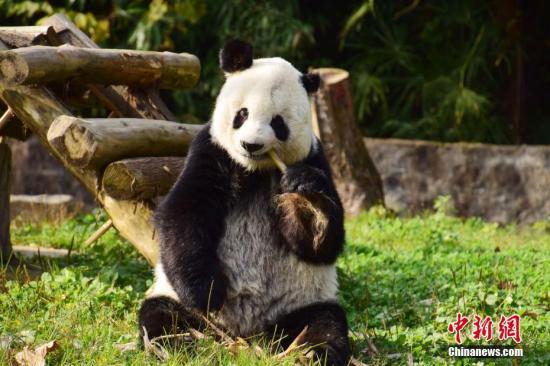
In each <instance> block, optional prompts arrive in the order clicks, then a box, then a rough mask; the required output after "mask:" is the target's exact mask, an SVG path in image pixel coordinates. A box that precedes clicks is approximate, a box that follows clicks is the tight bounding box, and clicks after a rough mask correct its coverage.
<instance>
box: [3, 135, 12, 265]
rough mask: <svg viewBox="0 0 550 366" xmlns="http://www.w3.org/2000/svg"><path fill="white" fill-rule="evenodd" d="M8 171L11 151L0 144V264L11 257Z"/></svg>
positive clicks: (5, 145) (6, 145)
mask: <svg viewBox="0 0 550 366" xmlns="http://www.w3.org/2000/svg"><path fill="white" fill-rule="evenodd" d="M10 170H11V151H10V148H9V146H8V144H6V143H5V142H0V249H1V252H0V263H2V264H4V263H7V262H8V260H9V259H10V258H11V255H12V248H11V242H10Z"/></svg>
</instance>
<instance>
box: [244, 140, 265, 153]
mask: <svg viewBox="0 0 550 366" xmlns="http://www.w3.org/2000/svg"><path fill="white" fill-rule="evenodd" d="M241 146H242V147H243V149H245V150H246V151H247V152H248V153H249V154H253V153H255V152H257V151H260V150H261V149H262V148H263V147H264V145H263V144H249V143H248V142H244V141H243V142H241Z"/></svg>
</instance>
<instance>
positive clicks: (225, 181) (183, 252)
mask: <svg viewBox="0 0 550 366" xmlns="http://www.w3.org/2000/svg"><path fill="white" fill-rule="evenodd" d="M209 130H210V125H209V124H208V125H207V126H206V127H205V128H204V129H203V130H202V131H201V132H200V133H199V134H198V136H197V137H196V138H195V140H193V143H192V145H191V149H190V151H189V155H188V157H187V160H186V162H185V168H184V170H183V172H182V173H181V175H180V176H179V178H178V180H177V182H176V184H175V185H174V187H173V188H172V190H171V191H170V193H169V194H168V195H167V197H166V198H165V199H164V201H163V202H162V204H161V205H160V207H159V208H158V209H157V211H156V213H155V217H154V221H155V226H156V228H157V230H158V232H159V234H160V243H161V244H160V251H161V258H162V264H163V266H164V271H165V273H166V275H167V277H168V279H169V281H170V283H171V284H172V286H173V287H174V290H175V291H176V293H177V294H178V297H179V298H180V299H182V301H184V302H185V303H186V304H185V305H187V306H191V307H193V308H196V309H198V310H200V311H206V310H207V308H209V309H211V310H217V309H219V308H220V307H221V306H222V304H223V301H224V298H225V285H226V279H225V277H224V275H223V274H222V271H221V268H220V264H219V261H218V258H217V254H216V249H217V245H218V242H219V240H220V238H221V236H222V234H223V232H224V228H225V226H224V219H225V215H226V213H227V203H228V201H229V198H230V197H229V194H230V189H231V182H230V179H229V178H230V177H229V174H228V173H229V172H228V167H229V166H230V160H229V156H228V155H227V153H226V152H225V151H223V150H221V149H220V148H218V147H216V146H215V145H214V144H212V143H211V141H210V132H209Z"/></svg>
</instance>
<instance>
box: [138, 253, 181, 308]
mask: <svg viewBox="0 0 550 366" xmlns="http://www.w3.org/2000/svg"><path fill="white" fill-rule="evenodd" d="M161 296H166V297H169V298H171V299H173V300H176V301H179V297H178V294H177V293H176V291H175V290H174V288H173V287H172V285H171V284H170V281H168V278H167V277H166V273H165V272H164V267H163V266H162V263H161V261H160V259H159V261H158V263H157V264H156V265H155V283H154V284H153V286H152V287H151V288H150V289H149V290H147V293H146V294H145V298H147V299H148V298H151V297H161Z"/></svg>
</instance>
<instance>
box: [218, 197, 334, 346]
mask: <svg viewBox="0 0 550 366" xmlns="http://www.w3.org/2000/svg"><path fill="white" fill-rule="evenodd" d="M272 200H273V197H272V196H271V190H270V189H268V188H267V187H266V189H259V190H258V191H256V192H255V193H253V194H252V196H251V197H249V198H248V199H246V200H244V201H242V202H238V203H237V204H236V205H235V206H234V207H233V208H232V209H231V210H230V212H229V213H228V216H227V218H226V229H225V233H224V235H223V237H222V239H221V241H220V243H219V246H218V258H219V260H220V262H221V264H222V267H223V270H224V273H225V275H226V276H227V279H228V288H227V298H226V301H225V302H224V305H223V307H222V309H221V311H220V313H219V320H220V322H222V323H223V324H224V325H225V326H227V328H229V329H230V330H232V331H233V332H234V333H235V334H238V335H241V336H249V335H253V334H255V333H259V332H261V331H262V330H263V328H264V327H265V326H267V325H268V324H269V323H271V322H274V321H275V320H276V318H277V317H278V316H280V315H281V314H283V313H287V312H289V311H292V310H294V309H297V308H300V307H302V306H305V305H308V304H311V303H314V302H318V301H327V300H335V298H336V292H337V287H338V285H337V279H336V270H335V268H334V266H333V265H314V264H310V263H307V262H304V261H302V260H300V259H299V258H298V257H297V256H296V255H295V254H293V253H292V252H290V251H289V249H288V248H285V247H284V245H282V244H281V243H279V242H278V241H279V240H280V239H279V235H278V233H277V226H276V219H275V217H274V211H273V207H272V203H271V202H272Z"/></svg>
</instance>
